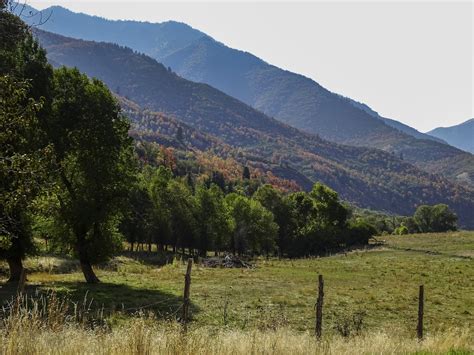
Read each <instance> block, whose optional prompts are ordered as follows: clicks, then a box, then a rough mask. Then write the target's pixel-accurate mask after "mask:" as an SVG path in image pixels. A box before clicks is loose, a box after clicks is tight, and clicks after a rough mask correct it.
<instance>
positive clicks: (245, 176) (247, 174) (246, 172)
mask: <svg viewBox="0 0 474 355" xmlns="http://www.w3.org/2000/svg"><path fill="white" fill-rule="evenodd" d="M242 179H243V180H249V179H250V169H249V167H248V166H244V170H243V172H242Z"/></svg>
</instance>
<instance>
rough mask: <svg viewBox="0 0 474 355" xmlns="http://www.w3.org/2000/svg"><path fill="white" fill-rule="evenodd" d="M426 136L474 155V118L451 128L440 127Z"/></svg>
mask: <svg viewBox="0 0 474 355" xmlns="http://www.w3.org/2000/svg"><path fill="white" fill-rule="evenodd" d="M426 134H428V135H431V136H433V137H436V138H439V139H444V140H446V141H447V142H448V143H449V144H451V145H453V146H455V147H457V148H459V149H462V150H465V151H467V152H470V153H473V154H474V118H471V119H468V120H467V121H465V122H462V123H460V124H457V125H454V126H450V127H438V128H435V129H433V130H431V131H429V132H426Z"/></svg>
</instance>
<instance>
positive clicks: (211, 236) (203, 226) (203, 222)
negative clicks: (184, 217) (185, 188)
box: [196, 184, 233, 256]
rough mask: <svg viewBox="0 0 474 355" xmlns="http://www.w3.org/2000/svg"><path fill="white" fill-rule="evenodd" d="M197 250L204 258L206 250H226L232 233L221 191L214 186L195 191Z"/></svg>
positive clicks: (202, 186) (203, 186)
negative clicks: (197, 232)
mask: <svg viewBox="0 0 474 355" xmlns="http://www.w3.org/2000/svg"><path fill="white" fill-rule="evenodd" d="M196 207H197V222H198V225H199V227H198V228H199V242H198V249H199V251H200V254H201V255H203V256H205V255H206V253H207V251H208V250H215V251H216V252H219V251H222V250H226V248H227V246H228V245H229V236H230V234H231V233H232V222H233V221H231V218H230V215H229V211H228V210H227V206H226V205H225V203H224V195H223V193H222V190H221V189H219V187H217V186H216V185H214V184H213V185H211V187H209V188H207V187H206V186H205V185H201V186H199V187H198V188H197V190H196Z"/></svg>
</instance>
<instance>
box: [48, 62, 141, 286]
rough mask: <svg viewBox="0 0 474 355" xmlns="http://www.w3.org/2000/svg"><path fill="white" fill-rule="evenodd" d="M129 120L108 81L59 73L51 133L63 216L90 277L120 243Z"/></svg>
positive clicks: (73, 71)
mask: <svg viewBox="0 0 474 355" xmlns="http://www.w3.org/2000/svg"><path fill="white" fill-rule="evenodd" d="M128 129H129V123H128V121H127V119H125V118H124V117H123V116H122V115H121V113H120V109H119V106H118V104H117V102H116V101H115V99H114V98H113V96H112V94H111V93H110V91H109V90H108V89H107V87H106V86H105V85H104V84H103V83H101V82H100V81H98V80H96V79H92V80H91V79H89V78H88V77H87V76H85V75H83V74H81V73H80V72H79V71H78V70H77V69H66V68H61V69H58V70H56V71H55V73H54V87H53V101H52V110H51V114H50V115H49V117H48V124H47V133H48V138H49V140H50V141H51V142H52V144H53V146H54V152H55V167H56V169H57V172H58V180H59V182H58V183H59V186H60V189H59V191H58V193H57V197H58V200H59V206H60V209H59V216H60V218H61V219H62V221H63V222H64V223H65V225H67V226H68V228H69V230H70V234H69V238H67V237H64V240H63V242H65V243H67V244H69V245H70V246H71V247H72V248H73V250H74V251H75V253H76V255H77V257H78V258H79V261H80V265H81V269H82V272H83V274H84V277H85V279H86V281H87V282H88V283H95V282H98V281H99V279H98V278H97V276H96V275H95V273H94V271H93V269H92V266H91V265H92V264H93V263H96V262H100V261H103V260H105V259H107V258H108V257H109V256H110V255H111V253H113V252H114V251H115V250H116V249H117V248H119V246H120V238H119V234H118V232H117V227H118V222H119V216H120V209H121V206H122V203H123V202H124V201H125V198H126V197H127V192H128V189H129V186H130V182H131V180H132V175H133V164H132V163H131V156H132V146H131V138H130V137H129V136H128Z"/></svg>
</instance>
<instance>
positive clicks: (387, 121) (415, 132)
mask: <svg viewBox="0 0 474 355" xmlns="http://www.w3.org/2000/svg"><path fill="white" fill-rule="evenodd" d="M346 99H347V100H349V102H350V103H351V104H352V105H354V106H355V107H357V108H360V109H361V110H364V111H365V112H367V113H368V114H369V115H371V116H373V117H375V118H378V119H381V120H382V121H383V122H384V123H385V124H386V125H389V126H391V127H393V128H395V129H397V130H399V131H401V132H403V133H406V134H408V135H410V136H412V137H415V138H418V139H429V140H432V141H435V142H439V143H444V144H447V142H445V141H444V140H442V139H440V138H437V137H433V136H430V135H429V134H426V133H421V132H420V131H418V130H416V129H414V128H412V127H410V126H408V125H406V124H403V123H401V122H399V121H396V120H392V119H391V118H385V117H382V116H380V115H379V114H378V112H375V111H374V110H372V109H371V108H370V107H369V106H367V105H366V104H363V103H361V102H358V101H355V100H352V99H350V98H346Z"/></svg>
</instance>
